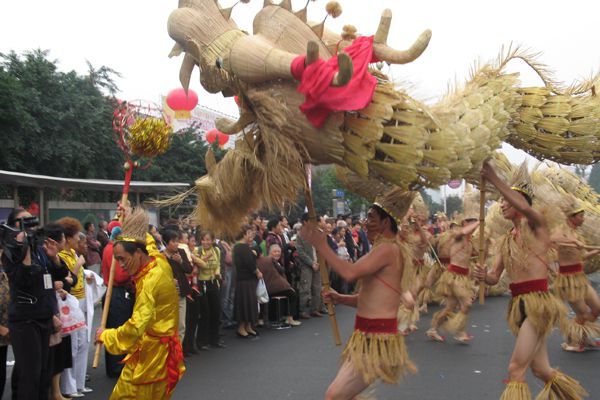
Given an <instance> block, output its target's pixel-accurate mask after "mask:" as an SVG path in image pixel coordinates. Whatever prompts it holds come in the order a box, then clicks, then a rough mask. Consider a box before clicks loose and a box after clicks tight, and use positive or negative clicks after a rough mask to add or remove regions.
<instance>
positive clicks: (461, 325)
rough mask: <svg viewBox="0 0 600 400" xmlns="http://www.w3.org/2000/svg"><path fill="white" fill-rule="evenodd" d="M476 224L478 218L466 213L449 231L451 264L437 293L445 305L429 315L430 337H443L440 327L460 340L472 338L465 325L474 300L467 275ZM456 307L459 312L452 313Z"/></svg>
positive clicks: (440, 282)
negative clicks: (430, 317) (459, 225)
mask: <svg viewBox="0 0 600 400" xmlns="http://www.w3.org/2000/svg"><path fill="white" fill-rule="evenodd" d="M478 226H479V221H477V219H474V218H471V217H468V218H466V219H464V220H463V221H462V227H461V228H454V229H453V230H452V231H451V232H450V235H451V237H450V239H449V240H448V244H447V246H449V247H450V249H449V250H450V251H449V253H450V254H449V256H450V264H449V265H448V269H447V270H446V271H444V273H443V274H442V276H441V277H440V280H439V282H438V293H439V294H440V295H442V296H444V299H445V300H446V307H445V308H444V309H443V310H441V311H438V312H437V313H435V314H434V315H433V318H432V319H431V328H430V329H429V330H428V331H427V336H428V337H429V338H430V339H432V340H435V341H438V342H443V341H444V340H445V339H444V337H443V336H440V334H439V333H438V329H439V328H440V327H442V328H443V329H445V330H447V331H448V332H450V333H452V334H454V339H456V340H457V341H459V342H461V343H468V342H470V341H471V340H472V339H473V337H472V336H470V335H469V334H467V332H466V331H465V328H466V326H467V322H468V320H469V311H470V310H471V305H472V303H473V291H472V283H471V279H470V278H469V265H470V263H471V255H472V253H473V243H472V242H471V235H472V234H473V232H475V229H477V227H478ZM457 308H458V309H459V310H458V313H455V311H456V309H457Z"/></svg>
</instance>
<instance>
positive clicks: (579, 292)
mask: <svg viewBox="0 0 600 400" xmlns="http://www.w3.org/2000/svg"><path fill="white" fill-rule="evenodd" d="M561 208H562V211H563V212H564V213H565V216H566V218H567V221H566V222H567V226H566V229H557V230H556V231H555V232H554V233H553V234H552V243H553V244H554V246H555V247H556V250H557V252H558V264H559V272H558V276H557V277H556V279H555V280H554V290H555V292H556V294H557V295H558V296H559V297H560V298H561V299H563V300H565V301H568V302H569V304H570V305H571V308H572V309H573V311H575V314H576V315H575V317H574V318H570V319H564V320H563V321H562V323H561V330H562V332H563V335H564V337H565V343H563V344H562V348H563V349H564V350H567V351H575V352H582V351H585V348H586V346H593V347H595V346H598V344H597V343H596V341H595V340H594V339H595V338H597V337H600V324H598V323H597V322H596V320H597V319H598V314H600V298H598V293H596V291H595V290H594V288H593V287H592V285H591V284H590V281H589V280H588V278H587V276H586V275H585V273H584V271H583V261H584V260H586V259H588V258H589V257H593V256H595V255H597V254H598V253H600V250H591V251H585V250H584V246H585V243H584V242H583V240H582V238H581V235H580V234H579V233H578V231H577V228H579V227H580V226H581V225H582V224H583V222H584V219H585V211H584V209H583V208H582V207H581V205H580V204H579V203H578V201H577V200H576V199H575V198H574V197H573V196H570V195H565V196H564V198H563V201H562V204H561Z"/></svg>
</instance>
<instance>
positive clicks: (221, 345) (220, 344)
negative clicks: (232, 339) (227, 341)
mask: <svg viewBox="0 0 600 400" xmlns="http://www.w3.org/2000/svg"><path fill="white" fill-rule="evenodd" d="M209 346H210V348H211V349H226V348H227V346H226V345H224V344H223V343H217V344H211V345H209Z"/></svg>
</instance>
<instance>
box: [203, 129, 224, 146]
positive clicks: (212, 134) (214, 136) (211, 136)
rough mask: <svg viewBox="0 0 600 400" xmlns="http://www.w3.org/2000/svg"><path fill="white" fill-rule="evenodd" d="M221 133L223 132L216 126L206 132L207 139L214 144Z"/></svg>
mask: <svg viewBox="0 0 600 400" xmlns="http://www.w3.org/2000/svg"><path fill="white" fill-rule="evenodd" d="M219 133H221V132H219V131H218V130H217V129H214V128H213V129H211V130H210V131H208V132H206V141H207V142H208V143H210V144H213V143H214V142H215V140H217V136H218V135H219Z"/></svg>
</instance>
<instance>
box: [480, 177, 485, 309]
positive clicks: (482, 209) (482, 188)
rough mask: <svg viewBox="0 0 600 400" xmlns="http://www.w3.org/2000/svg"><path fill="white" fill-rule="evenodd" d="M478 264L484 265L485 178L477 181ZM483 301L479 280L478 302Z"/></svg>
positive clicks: (483, 283) (482, 281)
mask: <svg viewBox="0 0 600 400" xmlns="http://www.w3.org/2000/svg"><path fill="white" fill-rule="evenodd" d="M479 265H480V266H481V267H484V265H485V178H483V177H481V181H480V182H479ZM484 303H485V281H484V280H481V281H479V304H484Z"/></svg>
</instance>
